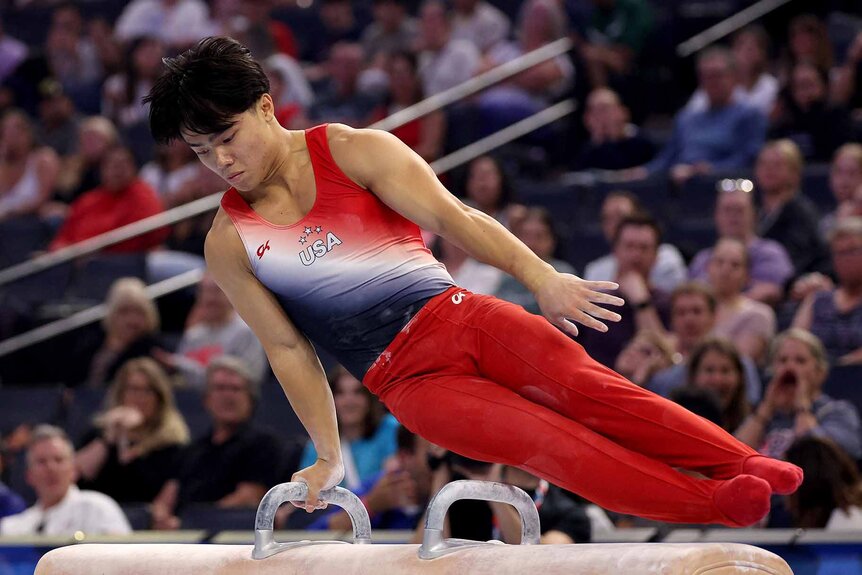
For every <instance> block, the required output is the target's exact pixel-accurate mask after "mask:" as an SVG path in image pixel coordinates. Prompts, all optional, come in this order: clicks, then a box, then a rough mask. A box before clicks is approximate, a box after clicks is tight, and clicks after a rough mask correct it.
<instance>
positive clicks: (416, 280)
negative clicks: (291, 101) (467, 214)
mask: <svg viewBox="0 0 862 575" xmlns="http://www.w3.org/2000/svg"><path fill="white" fill-rule="evenodd" d="M306 140H307V143H308V149H309V154H310V156H311V162H312V167H313V170H314V180H315V184H316V187H317V195H316V198H315V201H314V205H313V207H312V208H311V211H310V212H309V213H308V214H307V215H306V216H305V217H304V218H302V219H301V220H300V221H299V222H297V223H295V224H292V225H288V226H277V225H273V224H271V223H269V222H267V221H266V220H264V219H263V218H262V217H260V216H259V215H258V214H256V213H255V212H254V211H253V210H252V209H251V208H250V207H249V205H248V204H247V203H246V202H245V200H243V198H242V197H241V196H240V195H239V193H238V192H237V191H236V190H235V189H233V188H231V189H230V190H228V191H227V193H225V195H224V197H223V198H222V202H221V204H222V208H223V209H224V210H225V212H227V214H228V215H229V216H230V218H231V220H232V221H233V223H234V226H235V227H236V229H237V231H238V232H239V234H240V237H241V238H242V241H243V244H244V245H245V248H246V251H247V252H248V257H249V260H250V261H251V266H252V271H253V272H254V274H255V276H256V277H257V279H258V280H260V282H261V283H262V284H263V285H264V286H266V287H267V288H268V289H269V290H270V291H271V292H272V293H273V294H274V295H275V296H276V298H277V299H278V301H279V302H280V303H281V305H282V306H283V308H284V310H285V311H286V312H287V314H288V316H289V317H290V319H291V320H292V321H293V322H294V324H295V325H296V326H297V327H298V328H299V329H300V330H301V331H302V332H303V333H305V334H306V335H307V336H308V338H309V339H310V340H311V341H312V342H314V344H315V345H318V346H321V347H323V348H324V349H326V350H327V351H328V352H329V353H331V354H332V355H334V356H335V357H336V359H338V361H339V362H340V363H341V364H342V365H344V366H345V367H346V368H347V369H348V371H350V372H351V373H352V374H354V375H355V376H356V377H357V378H359V379H360V380H361V379H362V376H363V375H364V374H365V372H366V371H367V369H368V367H369V366H370V365H371V364H372V363H373V362H374V360H375V359H377V357H378V356H379V355H380V354H381V353H382V352H383V350H384V349H386V347H387V346H388V345H389V344H390V343H391V342H392V340H393V339H394V338H395V336H396V335H397V334H398V332H399V331H401V329H402V328H403V327H404V326H405V325H406V324H407V322H409V321H410V319H411V318H412V317H413V315H414V314H415V313H416V312H417V311H418V310H419V309H420V308H421V307H422V306H423V305H424V304H425V303H426V302H427V301H428V300H429V299H430V298H432V297H434V296H435V295H437V294H440V293H442V292H444V291H446V290H447V289H448V288H450V287H452V286H453V285H454V282H453V281H452V278H451V276H450V275H449V273H448V272H447V271H446V268H445V267H444V266H443V264H441V263H440V262H438V261H437V260H436V259H435V258H434V256H433V255H431V252H430V251H429V250H428V249H427V248H426V247H425V243H424V242H423V240H422V237H421V235H420V231H419V227H418V226H417V225H416V224H414V223H413V222H411V221H409V220H407V219H405V218H404V217H402V216H401V215H400V214H398V213H396V212H395V211H393V210H392V209H390V208H389V207H388V206H386V205H385V204H384V203H383V202H381V201H380V200H378V199H377V197H376V196H374V194H372V193H371V192H369V191H368V190H365V189H363V188H361V187H360V186H358V185H357V184H356V183H355V182H353V181H351V180H350V179H349V178H348V177H347V176H345V175H344V173H343V172H342V171H341V170H340V169H339V168H338V166H337V165H336V164H335V162H334V160H333V159H332V155H331V154H330V152H329V143H328V141H327V139H326V126H325V125H322V126H317V127H315V128H312V129H310V130H308V131H306Z"/></svg>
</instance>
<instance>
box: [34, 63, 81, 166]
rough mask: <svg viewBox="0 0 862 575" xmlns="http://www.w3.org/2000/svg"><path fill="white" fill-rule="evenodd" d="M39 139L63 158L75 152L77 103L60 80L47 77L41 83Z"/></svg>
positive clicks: (77, 125) (77, 123)
mask: <svg viewBox="0 0 862 575" xmlns="http://www.w3.org/2000/svg"><path fill="white" fill-rule="evenodd" d="M39 96H40V98H39V124H38V130H37V131H38V133H39V138H38V139H39V141H40V142H42V143H43V144H45V145H46V146H48V147H49V148H51V149H52V150H54V152H56V153H57V155H58V156H61V157H62V159H63V160H65V159H66V157H68V156H71V155H72V154H73V153H75V151H76V150H75V148H76V146H77V144H78V131H79V129H80V119H79V117H78V114H77V113H76V110H75V105H74V104H73V103H72V100H70V99H69V96H67V95H66V93H65V92H64V91H63V86H62V85H60V83H59V82H57V81H55V80H52V79H50V78H47V79H45V80H43V81H42V82H40V83H39Z"/></svg>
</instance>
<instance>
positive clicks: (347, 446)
mask: <svg viewBox="0 0 862 575" xmlns="http://www.w3.org/2000/svg"><path fill="white" fill-rule="evenodd" d="M328 379H329V386H330V387H331V388H332V397H333V399H334V400H335V412H336V415H337V419H338V436H339V437H340V438H341V453H342V457H343V458H344V481H343V482H342V485H343V486H344V487H346V488H347V489H350V490H353V489H358V488H359V487H360V486H361V485H362V483H363V482H366V481H368V480H369V479H370V478H372V477H374V476H376V475H378V474H379V473H380V472H381V471H382V470H383V464H384V462H385V461H386V460H387V459H388V458H389V457H390V456H391V455H393V454H394V453H395V451H396V434H397V432H398V421H396V420H395V418H394V417H393V416H392V415H390V414H387V413H384V409H383V404H381V403H380V400H378V399H377V397H376V396H375V395H373V394H372V393H371V392H370V391H368V389H367V388H366V387H364V386H363V385H362V382H360V381H359V380H358V379H356V378H355V377H353V376H352V375H350V374H349V373H348V372H347V370H345V369H344V368H342V367H337V368H335V369H333V370H332V372H331V373H330V375H329V377H328ZM315 460H317V451H315V449H314V444H313V443H312V442H311V441H309V442H308V443H306V445H305V450H304V451H303V453H302V460H301V461H300V463H299V467H300V468H301V469H304V468H306V467H309V466H310V465H311V464H312V463H314V462H315Z"/></svg>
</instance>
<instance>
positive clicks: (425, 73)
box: [419, 0, 481, 96]
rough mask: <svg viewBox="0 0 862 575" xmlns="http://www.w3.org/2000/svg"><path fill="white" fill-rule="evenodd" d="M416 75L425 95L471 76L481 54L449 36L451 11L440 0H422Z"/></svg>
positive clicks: (465, 42) (449, 86)
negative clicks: (417, 74)
mask: <svg viewBox="0 0 862 575" xmlns="http://www.w3.org/2000/svg"><path fill="white" fill-rule="evenodd" d="M419 49H420V52H419V76H420V77H421V78H422V91H423V92H425V95H426V96H433V95H434V94H439V93H440V92H443V91H444V90H448V89H449V88H452V87H454V86H457V85H458V84H461V83H463V82H466V81H467V80H469V79H470V78H472V77H473V76H474V75H475V74H476V72H477V71H478V70H479V65H480V63H481V55H480V53H479V50H478V49H477V48H476V46H474V45H473V44H472V43H471V42H468V41H466V40H457V39H455V38H452V15H451V14H450V13H449V11H448V10H447V8H446V5H445V4H444V3H443V2H441V1H440V0H425V2H423V3H422V8H421V10H420V18H419Z"/></svg>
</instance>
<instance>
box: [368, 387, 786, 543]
mask: <svg viewBox="0 0 862 575" xmlns="http://www.w3.org/2000/svg"><path fill="white" fill-rule="evenodd" d="M382 399H383V400H384V402H385V403H386V405H387V406H388V407H389V409H390V410H391V411H392V413H393V414H394V415H395V416H396V417H397V418H398V419H399V421H401V422H402V423H403V424H404V425H405V426H406V427H407V428H408V429H410V430H412V431H414V432H415V433H417V434H419V435H421V436H422V437H425V438H426V439H428V440H429V441H432V442H434V443H436V444H438V445H441V446H442V447H445V448H447V449H450V450H452V451H455V452H457V453H460V454H463V455H465V456H467V457H472V458H475V459H481V460H485V461H497V462H501V463H506V464H508V465H513V466H517V467H519V468H521V469H524V470H525V471H528V472H530V473H533V474H535V475H537V476H539V477H542V478H544V479H547V480H548V481H550V482H552V483H554V484H556V485H559V486H561V487H563V488H565V489H568V490H571V491H574V492H576V493H579V494H581V495H582V496H584V497H586V498H587V499H589V500H591V501H593V502H595V503H597V504H598V505H601V506H602V507H605V508H607V509H611V510H614V511H617V512H620V513H627V514H634V515H639V516H642V517H646V518H649V519H654V520H657V521H673V522H680V523H719V524H723V525H728V526H737V527H738V526H744V525H751V524H752V523H755V522H756V521H758V520H759V519H761V518H762V517H763V516H764V515H765V514H766V513H767V512H768V510H769V498H770V494H771V490H770V487H769V484H768V483H766V482H765V481H763V480H762V479H759V478H757V477H754V476H751V475H740V476H738V477H734V478H733V479H730V480H712V479H697V478H694V477H691V476H688V475H685V474H683V473H681V472H679V471H676V470H674V469H673V468H671V467H670V466H668V465H666V464H664V463H661V462H659V461H656V460H654V459H651V458H649V457H646V456H644V455H641V454H639V453H635V452H633V451H630V450H628V449H626V448H624V447H621V446H620V445H618V444H617V443H615V442H613V441H611V440H610V439H608V438H606V437H603V436H601V435H599V434H597V433H595V432H593V431H591V430H589V429H587V428H586V427H584V426H583V425H581V424H580V423H577V422H575V421H572V420H571V419H569V418H567V417H565V416H563V415H560V414H559V413H556V412H554V411H552V410H550V409H547V408H545V407H542V406H539V405H536V404H534V403H532V402H531V401H529V400H527V399H525V398H523V397H521V396H520V395H518V394H517V393H515V392H513V391H511V390H508V389H506V388H504V387H502V386H500V385H498V384H496V383H495V382H492V381H489V380H487V379H484V378H481V377H477V376H468V375H427V376H424V377H417V378H414V379H410V380H403V381H401V382H400V383H399V385H397V386H395V387H393V388H391V389H390V391H389V392H388V393H387V394H385V395H384V396H383V397H382Z"/></svg>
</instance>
